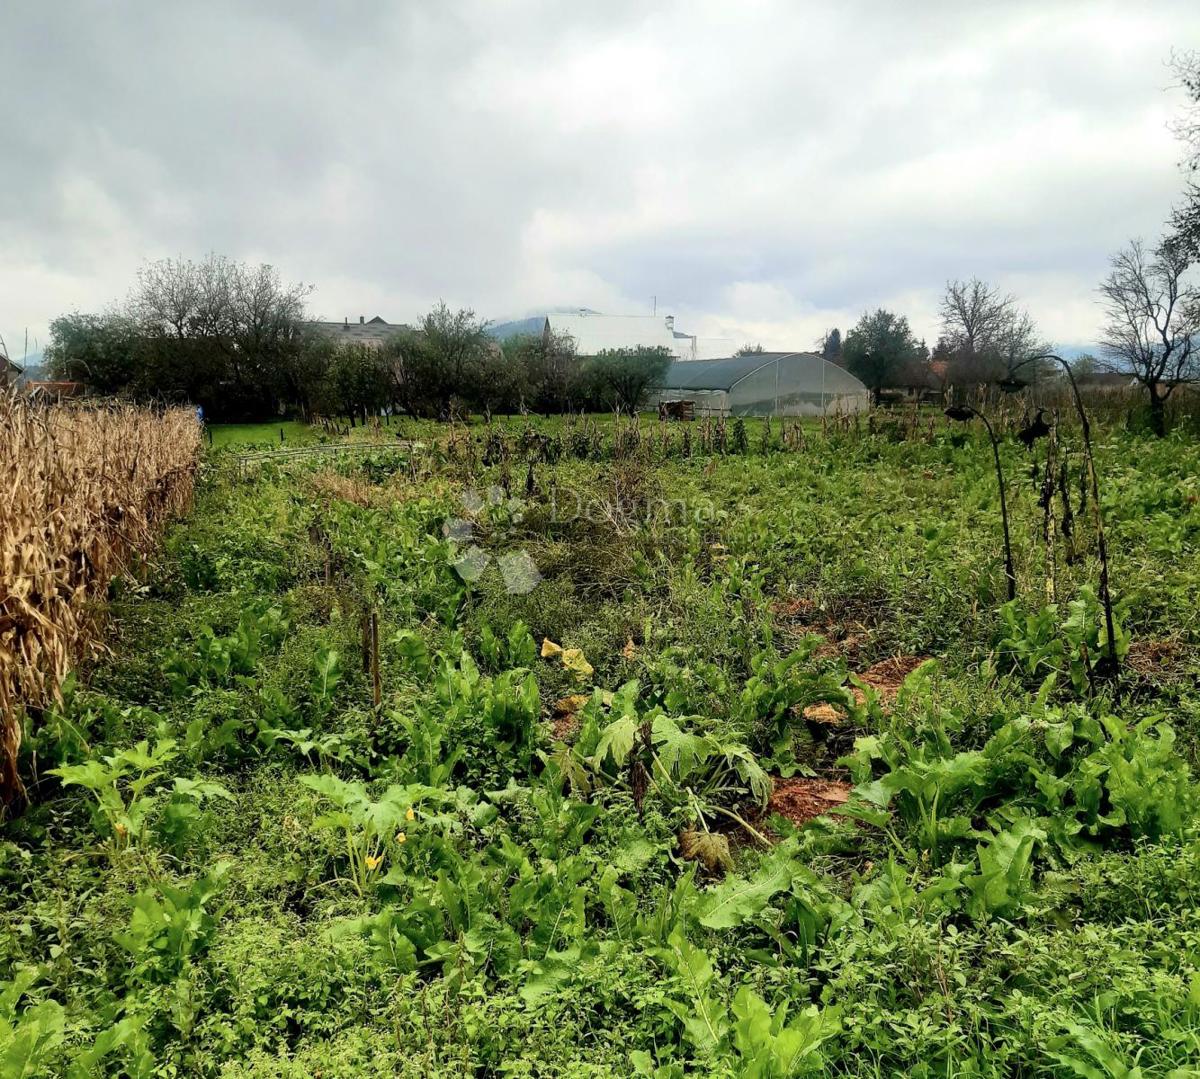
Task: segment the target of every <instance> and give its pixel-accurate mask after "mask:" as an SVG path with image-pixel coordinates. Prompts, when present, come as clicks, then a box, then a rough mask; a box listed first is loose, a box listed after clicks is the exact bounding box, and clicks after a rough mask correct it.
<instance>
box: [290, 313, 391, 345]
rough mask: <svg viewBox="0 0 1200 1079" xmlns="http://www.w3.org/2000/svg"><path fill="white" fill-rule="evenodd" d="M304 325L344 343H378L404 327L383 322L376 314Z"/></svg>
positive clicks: (332, 339)
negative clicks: (367, 318) (368, 316)
mask: <svg viewBox="0 0 1200 1079" xmlns="http://www.w3.org/2000/svg"><path fill="white" fill-rule="evenodd" d="M305 325H307V326H308V327H309V328H310V329H313V330H316V331H317V332H318V333H320V334H323V335H324V336H325V337H328V338H329V339H330V340H331V341H336V342H344V343H346V344H378V343H380V342H381V341H385V340H386V339H387V338H389V337H391V336H392V334H394V333H397V332H399V331H400V330H402V329H403V328H404V327H403V326H399V325H394V324H393V323H390V322H385V321H384V320H383V319H382V318H380V317H379V316H378V315H376V316H375V317H374V318H373V319H371V320H370V321H367V320H365V319H364V318H363V317H362V316H359V319H358V320H357V321H355V320H353V319H343V320H342V321H341V322H308V323H306V324H305Z"/></svg>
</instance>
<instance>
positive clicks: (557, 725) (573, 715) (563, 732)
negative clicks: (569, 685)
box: [550, 693, 592, 742]
mask: <svg viewBox="0 0 1200 1079" xmlns="http://www.w3.org/2000/svg"><path fill="white" fill-rule="evenodd" d="M591 699H592V698H591V697H590V696H589V695H588V694H585V693H573V694H571V696H569V697H560V698H559V699H558V700H556V701H555V702H554V716H553V718H552V719H551V720H550V729H551V730H552V731H553V732H554V737H555V740H556V741H559V742H570V741H573V740H574V738H575V735H577V734H578V733H579V727H580V722H579V711H580V709H581V708H583V706H584V705H585V704H587V702H588V701H590V700H591Z"/></svg>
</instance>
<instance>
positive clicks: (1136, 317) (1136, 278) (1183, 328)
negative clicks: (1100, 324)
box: [1100, 240, 1200, 435]
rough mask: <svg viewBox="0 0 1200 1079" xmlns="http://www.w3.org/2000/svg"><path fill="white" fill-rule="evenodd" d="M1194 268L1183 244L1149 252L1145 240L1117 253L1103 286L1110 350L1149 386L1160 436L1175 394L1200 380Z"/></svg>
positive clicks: (1199, 308)
mask: <svg viewBox="0 0 1200 1079" xmlns="http://www.w3.org/2000/svg"><path fill="white" fill-rule="evenodd" d="M1189 267H1190V260H1189V258H1188V255H1187V252H1186V250H1185V249H1184V247H1183V246H1182V245H1180V244H1178V243H1173V242H1170V241H1167V242H1163V243H1160V244H1159V245H1158V247H1156V248H1154V249H1153V250H1147V249H1146V246H1145V244H1144V243H1143V242H1142V241H1141V240H1132V241H1130V243H1129V245H1128V246H1127V247H1125V248H1124V249H1123V250H1121V251H1119V252H1118V253H1117V254H1115V255H1114V256H1113V258H1112V270H1111V271H1110V272H1109V275H1108V276H1107V277H1106V278H1105V279H1104V282H1103V284H1101V286H1100V294H1101V296H1103V300H1102V301H1101V302H1102V303H1103V304H1104V308H1105V312H1106V316H1107V321H1106V322H1105V326H1104V335H1103V338H1102V344H1103V346H1104V350H1105V351H1106V352H1107V353H1108V355H1109V356H1110V357H1112V359H1113V360H1114V361H1116V362H1117V363H1119V364H1120V365H1122V366H1125V367H1127V368H1128V369H1129V371H1130V373H1131V374H1132V375H1133V377H1134V378H1136V379H1137V380H1138V382H1140V383H1141V384H1142V385H1143V386H1145V388H1146V393H1147V394H1148V395H1149V398H1150V425H1151V427H1152V428H1153V430H1154V433H1155V434H1157V435H1162V434H1164V433H1165V432H1166V403H1167V400H1168V398H1170V396H1171V394H1172V393H1174V392H1175V390H1176V389H1177V388H1178V387H1179V386H1181V385H1183V384H1185V383H1187V382H1194V381H1196V380H1197V379H1200V352H1198V351H1197V335H1200V291H1197V289H1196V287H1195V285H1194V284H1193V283H1192V282H1190V281H1189V280H1188V277H1187V274H1188V270H1189Z"/></svg>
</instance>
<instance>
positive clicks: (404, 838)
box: [396, 832, 408, 843]
mask: <svg viewBox="0 0 1200 1079" xmlns="http://www.w3.org/2000/svg"><path fill="white" fill-rule="evenodd" d="M396 842H397V843H407V842H408V836H406V835H405V834H404V833H403V832H397V833H396Z"/></svg>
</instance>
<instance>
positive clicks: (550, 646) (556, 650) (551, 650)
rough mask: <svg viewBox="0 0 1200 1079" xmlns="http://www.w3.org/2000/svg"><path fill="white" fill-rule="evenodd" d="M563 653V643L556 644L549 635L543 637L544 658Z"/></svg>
mask: <svg viewBox="0 0 1200 1079" xmlns="http://www.w3.org/2000/svg"><path fill="white" fill-rule="evenodd" d="M560 655H562V645H558V644H555V643H554V642H553V641H552V640H550V638H549V637H543V638H542V659H549V658H550V657H551V656H560Z"/></svg>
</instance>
